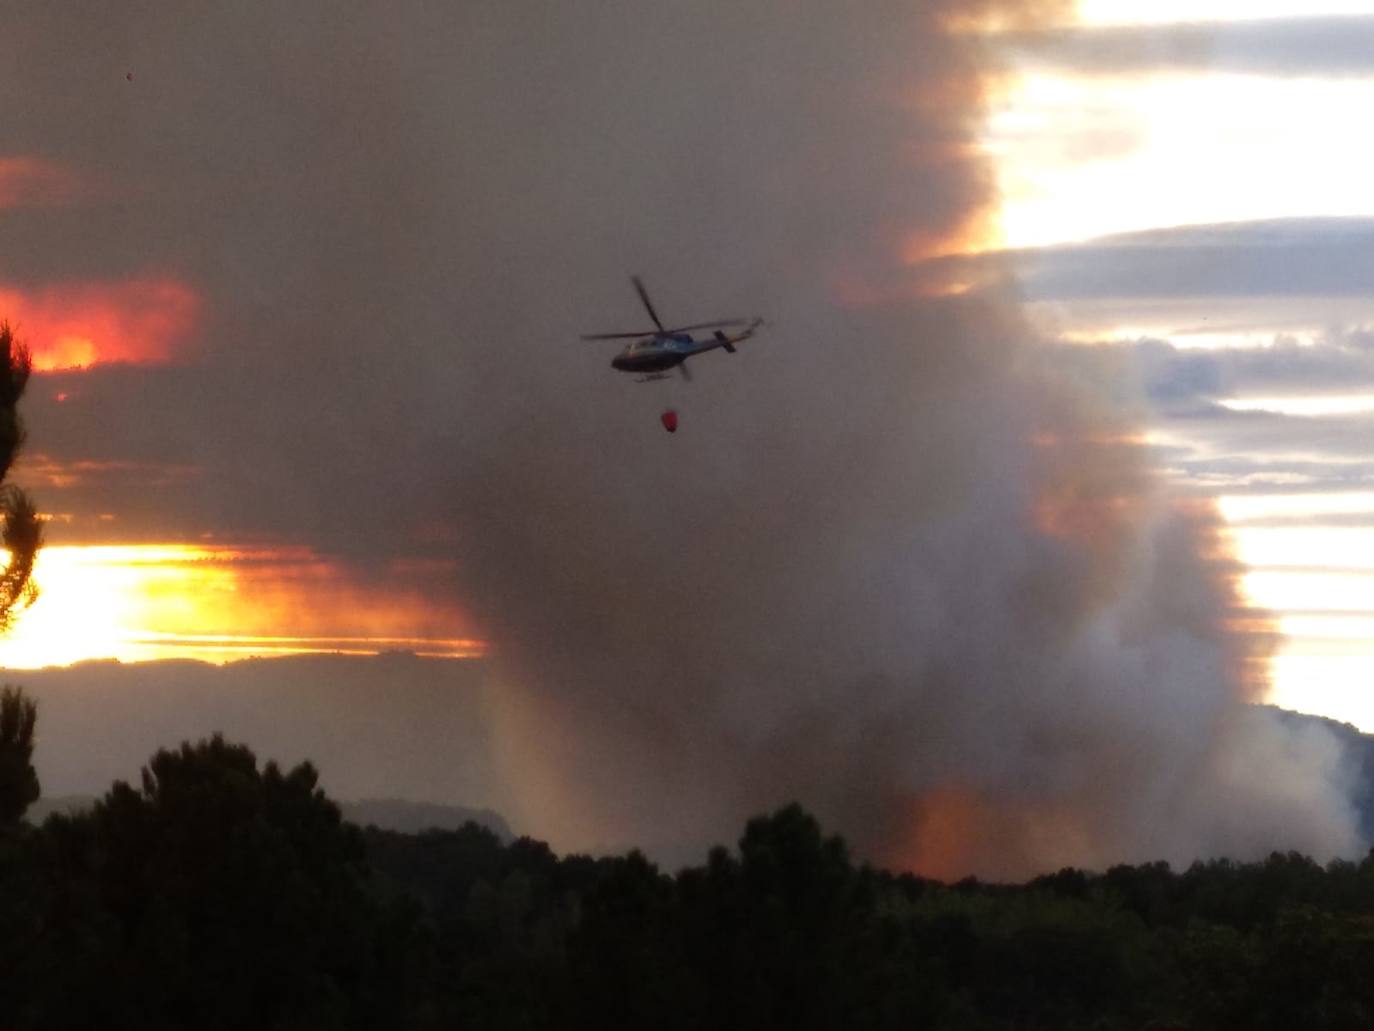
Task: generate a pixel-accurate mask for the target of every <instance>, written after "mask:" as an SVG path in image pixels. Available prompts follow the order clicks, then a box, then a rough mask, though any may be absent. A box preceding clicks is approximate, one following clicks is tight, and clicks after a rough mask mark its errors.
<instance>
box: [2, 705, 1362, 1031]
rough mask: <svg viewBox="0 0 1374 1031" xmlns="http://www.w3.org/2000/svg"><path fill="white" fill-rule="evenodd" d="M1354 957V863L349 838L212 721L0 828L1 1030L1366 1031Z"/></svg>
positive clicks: (804, 843) (789, 844)
mask: <svg viewBox="0 0 1374 1031" xmlns="http://www.w3.org/2000/svg"><path fill="white" fill-rule="evenodd" d="M30 731H31V727H30ZM1372 964H1374V858H1371V859H1367V860H1366V861H1364V862H1362V863H1358V864H1356V863H1342V862H1337V863H1332V864H1331V865H1329V866H1326V867H1321V866H1318V865H1317V864H1315V863H1313V862H1312V861H1311V860H1309V859H1307V858H1305V857H1303V856H1299V855H1295V854H1291V853H1290V854H1279V853H1276V854H1274V855H1272V856H1270V857H1269V858H1268V859H1267V860H1265V861H1263V862H1259V863H1234V862H1229V861H1225V860H1219V861H1215V862H1208V863H1198V864H1195V865H1194V866H1192V867H1190V868H1189V869H1188V870H1186V871H1183V872H1181V873H1178V872H1174V871H1172V870H1171V869H1170V868H1169V867H1168V866H1167V865H1166V864H1163V863H1154V864H1146V865H1143V866H1135V867H1132V866H1119V867H1114V868H1113V869H1111V870H1108V871H1107V872H1106V873H1103V874H1093V873H1089V872H1086V871H1082V870H1073V869H1067V870H1061V871H1059V872H1058V873H1056V874H1051V875H1048V876H1045V877H1041V878H1037V879H1036V880H1034V881H1031V882H1030V883H1028V884H1025V885H987V884H980V883H979V882H976V881H966V882H961V883H960V884H958V885H954V886H946V885H942V884H938V883H935V882H931V881H925V880H922V879H920V878H918V877H913V876H911V875H909V874H904V875H892V874H889V873H886V872H883V871H879V870H874V869H870V868H868V867H864V866H856V865H855V864H854V863H853V862H852V860H851V859H850V857H849V855H848V853H847V851H846V849H845V846H844V843H843V842H842V841H841V840H840V839H839V838H835V837H829V836H827V835H825V834H824V833H823V832H822V830H821V828H820V827H819V825H818V824H817V823H816V821H815V820H814V819H813V818H812V817H811V816H810V815H808V814H807V813H806V812H805V811H804V810H802V809H801V808H800V807H798V806H795V805H794V806H789V807H787V808H784V809H781V810H779V811H778V812H776V813H773V814H772V815H770V816H766V817H759V818H757V819H754V820H751V821H750V822H749V825H748V826H747V827H746V828H745V832H744V836H743V837H742V838H741V839H740V842H739V845H738V848H737V849H736V850H733V851H732V850H728V849H725V848H716V849H714V850H713V851H712V852H711V853H710V854H709V855H708V857H707V859H706V861H705V863H704V864H702V865H700V866H694V867H690V868H688V869H685V870H682V871H679V872H678V873H677V874H676V875H670V874H667V873H665V872H663V871H661V870H659V869H658V868H657V867H656V866H655V865H654V864H653V863H651V862H650V861H649V860H647V859H646V858H645V857H644V856H643V855H640V854H639V853H635V852H632V853H630V854H629V855H626V856H620V857H612V858H601V859H593V858H589V857H586V856H567V857H561V858H560V857H558V856H556V855H555V854H554V853H552V852H551V851H550V850H549V849H548V847H547V846H545V845H543V844H541V843H540V842H537V841H533V840H530V839H528V838H522V839H519V840H515V841H511V842H507V841H505V840H503V839H502V838H499V837H497V835H496V834H494V833H493V832H492V831H490V830H488V829H485V828H483V827H480V826H478V825H476V824H468V825H467V826H465V827H463V828H461V829H459V830H449V831H437V830H436V831H427V832H425V833H422V834H417V835H409V834H400V833H395V832H389V831H382V830H377V829H376V828H369V829H368V830H366V831H360V830H358V829H357V828H355V827H352V826H351V825H349V824H347V823H345V822H343V821H342V820H341V819H340V816H339V810H338V809H337V808H336V807H335V806H334V805H333V803H331V802H330V801H329V800H328V799H326V798H325V797H324V795H323V794H322V793H321V792H320V790H319V788H318V786H317V784H316V776H315V771H314V769H313V768H311V767H310V766H309V765H308V764H306V765H302V766H299V767H297V768H295V769H294V770H291V771H288V772H283V771H281V770H279V769H278V768H277V767H276V766H275V765H274V764H271V763H268V764H267V765H266V766H265V767H264V768H262V769H259V767H258V764H257V761H256V759H255V758H254V757H253V755H252V753H251V752H249V751H248V750H247V749H245V748H242V747H240V746H235V745H231V744H228V743H226V742H224V741H223V740H221V739H219V738H213V739H211V740H208V741H201V742H199V743H198V744H195V745H183V746H182V747H181V748H180V749H178V750H176V751H163V752H159V753H158V754H157V755H156V756H154V757H153V759H152V761H151V762H150V763H149V765H148V767H147V769H145V770H144V773H143V777H142V781H141V785H140V787H139V788H133V787H131V786H129V785H127V784H122V783H120V784H116V785H115V786H114V788H113V789H112V790H111V791H110V792H109V793H108V794H107V795H106V796H105V797H104V798H102V799H101V800H100V801H99V802H98V803H97V804H96V805H95V806H94V808H93V809H92V810H90V811H88V812H85V813H80V814H76V815H54V816H51V817H49V819H48V820H47V822H46V823H45V824H44V825H43V826H42V827H41V828H36V829H35V828H31V827H27V826H23V825H19V826H15V827H12V828H11V830H10V831H9V833H7V834H5V835H3V836H0V1000H3V1020H2V1021H0V1025H2V1026H4V1027H6V1028H10V1027H13V1028H18V1029H30V1028H34V1029H37V1028H77V1027H82V1028H85V1027H99V1026H106V1027H139V1028H173V1027H176V1028H186V1027H194V1028H255V1029H258V1028H263V1029H272V1028H283V1029H284V1028H374V1027H375V1028H492V1029H499V1028H522V1029H535V1028H564V1027H582V1026H594V1025H595V1026H609V1027H618V1028H650V1027H652V1028H656V1029H658V1028H666V1029H673V1028H683V1029H686V1028H702V1027H711V1028H749V1029H757V1028H788V1029H806V1028H844V1027H862V1028H877V1029H883V1028H931V1029H937V1031H938V1029H947V1031H954V1029H965V1028H971V1029H1007V1031H1010V1029H1013V1028H1015V1029H1051V1028H1053V1029H1070V1031H1072V1029H1083V1031H1087V1029H1114V1028H1140V1029H1145V1028H1155V1029H1164V1028H1173V1029H1190V1028H1237V1029H1239V1028H1246V1029H1250V1028H1259V1029H1265V1028H1275V1029H1277V1028H1295V1027H1301V1028H1316V1029H1321V1028H1364V1027H1369V1026H1374V981H1371V980H1370V979H1369V978H1368V976H1367V972H1368V970H1369V969H1371V965H1372Z"/></svg>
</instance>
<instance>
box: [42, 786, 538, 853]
mask: <svg viewBox="0 0 1374 1031" xmlns="http://www.w3.org/2000/svg"><path fill="white" fill-rule="evenodd" d="M335 802H336V804H337V805H338V807H339V809H340V810H341V811H342V813H343V818H344V819H345V820H347V821H348V822H349V823H352V824H356V825H357V826H359V827H376V828H377V829H378V830H384V831H396V832H397V833H400V834H419V833H421V832H422V831H428V830H439V831H456V830H458V829H460V828H461V827H463V826H464V825H466V824H469V823H475V824H477V825H478V826H480V827H485V828H486V829H487V830H489V831H491V832H492V833H493V834H495V835H496V836H497V838H499V839H500V840H501V842H502V843H503V844H508V843H510V842H511V841H514V840H515V834H514V833H513V832H512V831H511V829H510V825H509V824H508V823H506V821H505V818H504V817H502V816H501V814H500V813H497V812H494V811H492V810H490V809H469V808H467V807H466V806H459V805H440V804H439V803H437V802H410V801H407V800H406V799H402V798H364V799H360V800H358V801H356V802H339V801H337V800H335ZM94 804H95V796H94V795H63V796H61V797H58V798H40V799H39V800H38V801H37V802H35V803H34V804H33V805H31V806H30V807H29V811H28V812H27V813H25V814H24V818H25V819H26V820H27V821H28V822H29V823H31V824H35V825H37V824H40V823H42V822H43V821H44V820H46V819H47V818H48V817H49V816H51V815H52V814H53V813H74V812H81V811H82V810H84V809H89V808H90V807H91V806H92V805H94Z"/></svg>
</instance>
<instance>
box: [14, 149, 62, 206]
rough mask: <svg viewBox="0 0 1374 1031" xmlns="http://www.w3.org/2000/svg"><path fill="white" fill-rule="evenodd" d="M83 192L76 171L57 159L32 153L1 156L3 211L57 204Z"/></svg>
mask: <svg viewBox="0 0 1374 1031" xmlns="http://www.w3.org/2000/svg"><path fill="white" fill-rule="evenodd" d="M81 193H82V186H81V182H80V180H79V179H78V178H77V176H76V173H75V172H73V171H71V170H70V169H68V168H66V167H64V166H62V165H59V164H57V163H56V162H55V161H48V160H47V159H45V158H40V157H33V156H31V155H20V156H18V157H0V211H4V210H6V209H9V208H38V207H56V206H58V205H62V204H67V203H70V202H71V201H73V200H75V199H77V197H78V196H80V194H81Z"/></svg>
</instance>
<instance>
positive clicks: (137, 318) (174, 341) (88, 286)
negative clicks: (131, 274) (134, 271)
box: [0, 279, 200, 372]
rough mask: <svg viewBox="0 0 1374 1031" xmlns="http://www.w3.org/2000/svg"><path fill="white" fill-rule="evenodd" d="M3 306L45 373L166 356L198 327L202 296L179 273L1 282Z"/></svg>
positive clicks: (0, 303)
mask: <svg viewBox="0 0 1374 1031" xmlns="http://www.w3.org/2000/svg"><path fill="white" fill-rule="evenodd" d="M0 312H4V317H5V318H6V319H8V320H9V322H10V323H11V324H12V325H13V326H14V329H15V332H16V335H17V336H18V337H19V338H20V339H21V340H22V341H23V342H24V343H25V344H27V345H28V347H29V349H30V350H31V351H32V352H33V366H34V368H35V369H37V370H38V371H40V372H48V371H52V370H55V369H73V368H88V367H89V366H91V365H95V364H97V363H103V362H140V363H143V362H146V363H158V362H166V361H168V360H170V359H171V358H172V355H173V352H174V351H175V349H176V348H177V346H178V345H179V344H180V343H181V342H182V341H183V340H185V339H186V338H187V337H188V336H189V335H190V333H191V330H192V329H193V328H194V327H195V324H196V322H197V320H198V318H199V315H200V299H199V298H198V297H197V295H196V294H195V292H194V291H192V290H191V289H190V287H188V286H186V285H185V284H183V283H180V282H177V281H176V280H174V279H143V280H135V281H132V282H126V283H81V284H63V285H60V286H50V287H46V288H44V289H41V290H37V291H28V292H26V291H23V290H18V289H15V288H13V287H0Z"/></svg>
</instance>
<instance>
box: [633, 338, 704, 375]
mask: <svg viewBox="0 0 1374 1031" xmlns="http://www.w3.org/2000/svg"><path fill="white" fill-rule="evenodd" d="M713 346H715V345H714V343H712V344H709V345H707V346H705V347H703V346H702V345H701V344H699V343H697V342H696V341H695V340H693V339H692V337H691V336H690V334H687V333H678V334H674V335H672V336H652V337H649V338H647V339H645V340H636V341H635V342H634V343H633V344H631V345H630V346H629V347H627V348H625V350H623V351H621V352H620V353H619V354H618V355H616V356H615V357H614V358H612V359H611V368H613V369H619V370H620V371H621V372H640V373H644V372H664V371H666V370H668V369H672V368H676V367H677V366H679V365H681V364H682V363H683V362H685V361H686V360H687V359H688V358H690V357H692V355H694V354H698V353H699V352H701V351H704V350H710V348H711V347H713Z"/></svg>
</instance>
